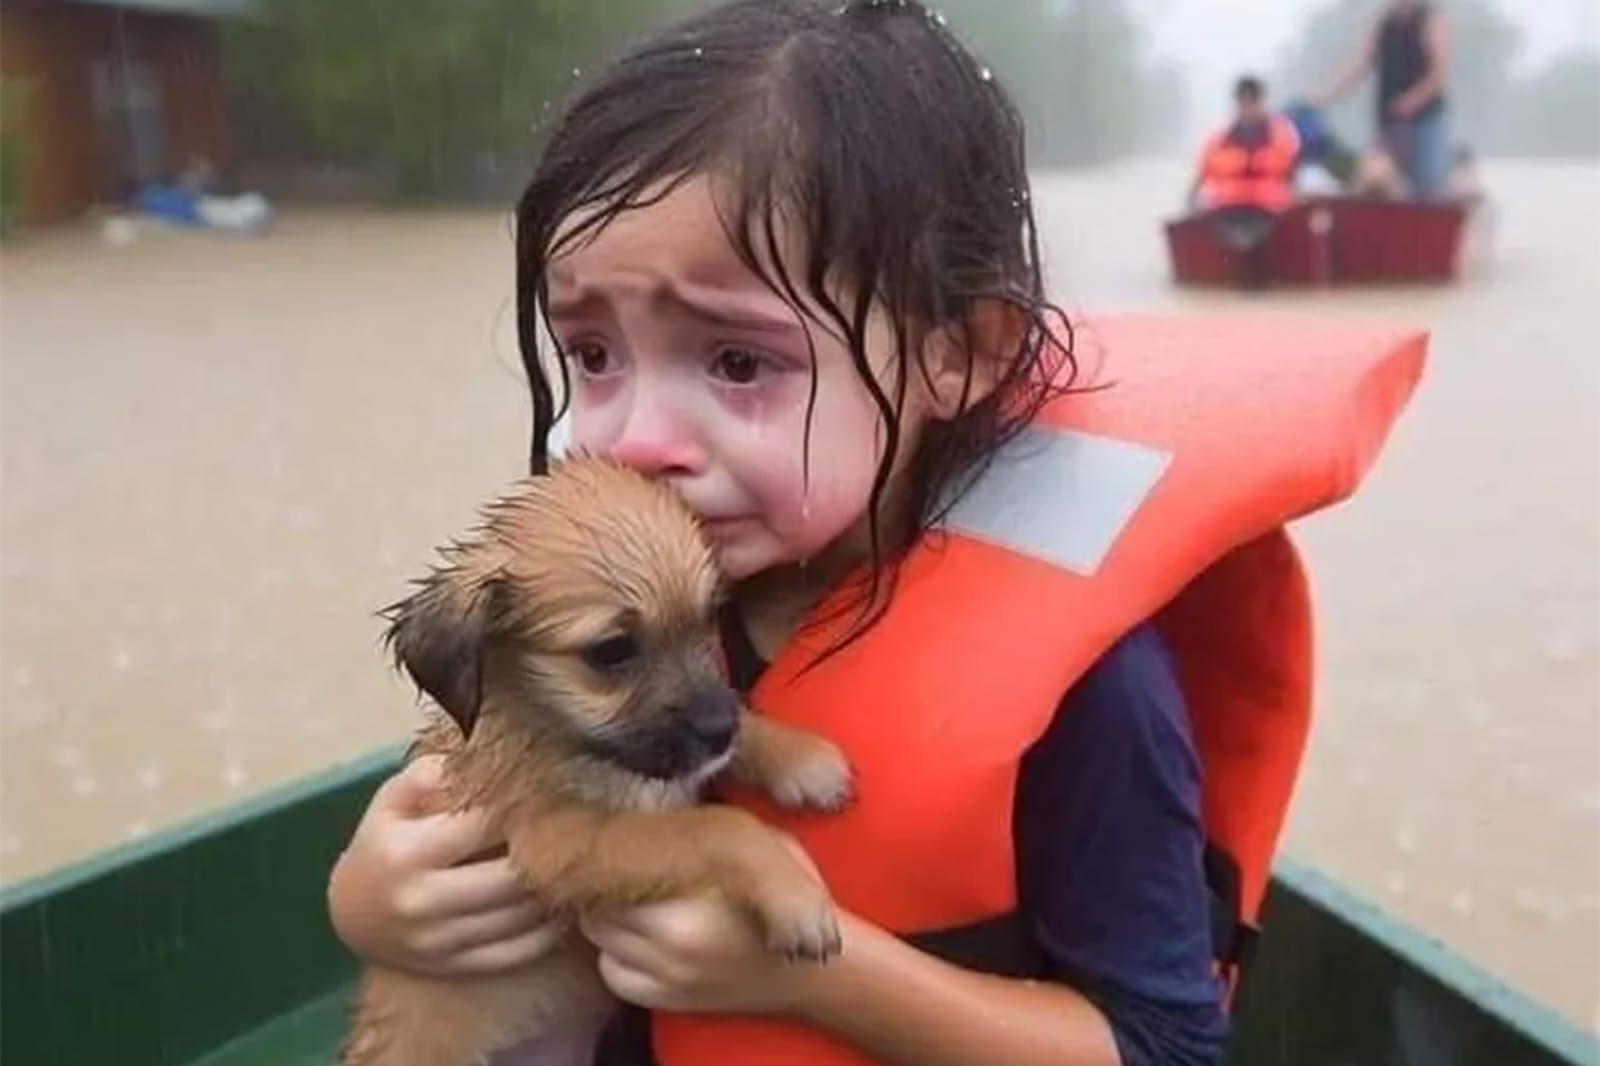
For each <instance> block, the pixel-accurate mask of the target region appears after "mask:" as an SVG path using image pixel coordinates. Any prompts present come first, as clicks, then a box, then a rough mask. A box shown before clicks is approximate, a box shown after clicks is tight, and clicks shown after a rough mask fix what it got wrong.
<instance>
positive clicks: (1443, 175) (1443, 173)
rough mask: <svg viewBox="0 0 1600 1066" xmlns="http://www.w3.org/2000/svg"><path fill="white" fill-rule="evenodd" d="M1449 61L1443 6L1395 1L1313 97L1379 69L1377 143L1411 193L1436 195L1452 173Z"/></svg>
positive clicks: (1335, 92) (1348, 86)
mask: <svg viewBox="0 0 1600 1066" xmlns="http://www.w3.org/2000/svg"><path fill="white" fill-rule="evenodd" d="M1449 64H1450V43H1449V24H1448V22H1447V20H1446V17H1445V14H1444V12H1443V11H1441V10H1440V9H1439V8H1438V6H1437V5H1435V4H1432V3H1429V2H1427V0H1390V3H1389V5H1388V8H1387V9H1386V10H1385V12H1384V13H1383V16H1382V17H1381V18H1380V19H1379V20H1378V22H1377V24H1376V25H1375V26H1374V27H1373V28H1372V29H1371V30H1370V32H1369V33H1368V34H1367V37H1366V39H1365V41H1364V42H1363V43H1362V46H1361V50H1360V52H1359V53H1358V54H1357V55H1356V57H1355V59H1354V60H1353V61H1352V62H1351V63H1350V64H1349V66H1348V67H1347V68H1346V69H1345V70H1344V72H1343V73H1342V74H1341V75H1340V76H1339V77H1338V79H1337V80H1336V81H1335V82H1334V83H1333V84H1332V85H1331V86H1330V87H1329V88H1328V89H1327V90H1326V91H1324V92H1322V93H1319V94H1317V95H1316V96H1315V97H1313V101H1314V102H1315V103H1316V104H1317V105H1318V106H1326V105H1328V104H1330V103H1332V102H1333V101H1335V100H1337V99H1339V98H1340V97H1342V96H1344V95H1346V94H1347V93H1349V92H1350V91H1351V90H1353V89H1354V88H1355V87H1356V86H1357V85H1359V84H1361V82H1363V81H1364V80H1366V78H1367V77H1368V76H1369V75H1370V74H1372V73H1373V72H1374V71H1376V73H1377V78H1378V89H1377V97H1376V103H1377V128H1378V134H1379V136H1378V142H1379V144H1380V145H1381V146H1382V148H1383V150H1384V151H1385V152H1386V153H1387V154H1388V156H1389V157H1390V159H1391V160H1392V161H1393V163H1394V165H1395V166H1397V167H1398V168H1399V171H1400V173H1401V175H1402V176H1403V177H1404V179H1405V188H1406V189H1407V190H1409V192H1410V194H1411V195H1413V196H1416V197H1418V198H1421V199H1438V198H1441V197H1444V196H1446V195H1447V194H1448V186H1449V177H1450V118H1449V108H1448V105H1447V102H1446V94H1445V88H1446V82H1447V79H1448V75H1449Z"/></svg>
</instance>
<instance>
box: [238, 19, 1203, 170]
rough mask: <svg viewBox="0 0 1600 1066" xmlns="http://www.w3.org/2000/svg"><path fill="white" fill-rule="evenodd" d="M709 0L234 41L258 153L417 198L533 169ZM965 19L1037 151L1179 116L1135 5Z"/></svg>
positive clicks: (244, 33) (278, 23) (392, 23)
mask: <svg viewBox="0 0 1600 1066" xmlns="http://www.w3.org/2000/svg"><path fill="white" fill-rule="evenodd" d="M707 2H708V0H604V2H603V3H601V2H596V0H267V2H266V3H265V5H264V10H263V17H262V18H261V19H260V20H258V21H254V22H251V23H246V24H243V25H235V26H233V27H231V28H230V30H229V31H228V34H227V37H226V39H225V42H224V61H225V68H226V70H227V74H228V80H229V84H230V87H231V95H232V97H233V101H232V102H233V111H234V114H235V115H236V117H237V120H238V125H239V126H240V129H241V136H242V140H243V142H244V144H245V146H246V150H247V151H249V152H251V153H253V154H256V155H259V156H267V157H270V158H277V159H285V158H288V159H301V160H305V159H315V160H322V161H337V162H342V163H350V164H357V165H364V166H375V167H379V168H382V169H385V170H388V171H391V172H393V173H394V174H395V175H396V176H397V177H398V178H399V180H400V183H401V186H402V188H403V189H404V190H405V191H406V192H408V193H410V194H414V195H425V196H439V195H451V194H453V193H456V192H458V191H460V189H461V188H462V187H463V185H464V184H469V183H470V182H471V180H472V177H473V175H474V174H475V173H481V172H482V171H483V170H484V169H485V168H488V169H490V170H494V169H496V168H499V169H500V170H502V171H504V172H506V173H512V174H520V173H523V172H525V170H526V165H527V162H528V160H529V159H530V158H531V155H532V152H533V149H534V148H535V147H536V144H537V140H538V127H539V123H540V121H541V120H542V119H543V118H544V117H545V116H547V115H548V113H549V111H550V110H551V109H553V108H555V107H557V106H558V105H559V103H560V102H561V100H562V99H563V98H565V96H566V95H567V94H568V93H569V92H570V91H571V90H572V89H573V87H574V84H575V82H576V81H577V80H578V78H577V77H575V73H574V72H575V71H579V70H584V69H587V68H588V67H589V66H590V65H592V64H594V63H596V62H599V61H601V60H602V59H603V58H604V57H605V56H606V55H607V54H608V53H609V52H611V51H613V50H614V49H615V48H617V47H618V46H619V44H620V43H621V41H622V40H623V39H628V38H633V37H635V36H637V35H638V34H640V33H642V32H644V31H646V30H647V29H648V28H649V27H651V26H653V25H655V24H659V23H660V22H662V21H664V20H666V19H669V18H673V17H676V16H679V15H681V14H683V13H685V12H686V11H688V10H690V9H692V8H696V7H703V6H706V3H707ZM947 10H948V14H949V18H950V21H951V23H952V24H953V26H954V28H955V29H956V30H957V32H959V33H961V34H962V35H963V37H964V38H965V39H967V40H968V41H970V42H971V43H972V44H974V45H975V46H976V47H977V49H978V50H979V51H980V52H981V53H982V54H983V55H984V56H985V57H986V60H987V61H988V62H990V63H992V64H993V65H994V69H995V71H996V74H997V75H998V76H999V77H1001V78H1003V79H1004V80H1005V81H1006V82H1007V83H1008V84H1010V85H1011V86H1012V87H1013V88H1014V90H1015V91H1016V92H1017V94H1018V97H1019V100H1020V101H1021V105H1022V107H1023V109H1024V111H1025V113H1026V115H1027V117H1028V121H1029V126H1030V131H1031V133H1032V135H1033V145H1032V148H1033V158H1034V159H1035V161H1038V162H1047V163H1049V162H1055V163H1067V164H1074V163H1085V162H1092V161H1097V160H1101V159H1106V158H1109V157H1112V156H1116V155H1120V154H1123V153H1126V152H1128V151H1131V150H1134V149H1136V148H1139V147H1143V146H1144V145H1146V144H1148V143H1149V141H1150V139H1151V137H1152V130H1157V129H1161V128H1162V127H1161V126H1152V125H1149V124H1147V123H1146V122H1145V121H1144V117H1145V116H1147V115H1152V114H1155V115H1158V116H1165V117H1166V119H1168V120H1171V121H1169V122H1167V123H1166V124H1165V128H1166V129H1167V130H1170V129H1171V128H1174V127H1175V126H1176V125H1177V124H1178V123H1179V122H1181V103H1178V102H1177V101H1179V100H1180V98H1181V92H1179V91H1178V88H1177V87H1178V86H1180V85H1181V79H1179V78H1178V77H1177V75H1176V73H1175V72H1174V71H1170V70H1167V71H1154V72H1152V71H1147V70H1145V69H1144V67H1143V65H1142V62H1141V58H1140V54H1139V53H1140V45H1141V41H1140V37H1139V33H1138V31H1137V28H1136V26H1135V24H1134V22H1133V20H1132V18H1131V16H1130V15H1129V14H1128V11H1127V9H1126V7H1125V5H1124V0H1069V2H1065V3H1063V2H1061V0H1006V2H1004V3H994V2H992V0H949V2H948V4H947Z"/></svg>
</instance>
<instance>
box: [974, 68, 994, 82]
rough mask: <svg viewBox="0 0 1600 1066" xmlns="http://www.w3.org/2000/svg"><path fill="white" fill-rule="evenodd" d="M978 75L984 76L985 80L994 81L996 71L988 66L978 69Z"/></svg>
mask: <svg viewBox="0 0 1600 1066" xmlns="http://www.w3.org/2000/svg"><path fill="white" fill-rule="evenodd" d="M978 77H980V78H982V79H983V80H984V81H994V71H992V70H990V69H989V68H988V67H984V68H983V69H982V70H980V71H978Z"/></svg>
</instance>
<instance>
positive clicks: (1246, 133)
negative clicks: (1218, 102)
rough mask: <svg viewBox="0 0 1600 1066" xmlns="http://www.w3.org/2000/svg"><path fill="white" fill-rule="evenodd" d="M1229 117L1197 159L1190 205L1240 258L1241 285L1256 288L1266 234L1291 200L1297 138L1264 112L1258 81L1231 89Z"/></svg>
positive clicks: (1244, 80)
mask: <svg viewBox="0 0 1600 1066" xmlns="http://www.w3.org/2000/svg"><path fill="white" fill-rule="evenodd" d="M1233 102H1234V116H1233V119H1232V121H1230V122H1229V123H1228V125H1227V127H1226V128H1224V129H1221V130H1219V131H1217V132H1216V133H1215V134H1213V135H1212V136H1211V137H1210V138H1209V139H1208V140H1207V141H1206V144H1205V148H1204V149H1203V151H1202V152H1201V154H1200V162H1199V166H1198V168H1197V171H1196V174H1195V178H1194V183H1193V185H1191V187H1190V190H1189V201H1190V204H1191V206H1193V207H1194V208H1195V209H1197V210H1199V211H1201V212H1203V213H1204V214H1205V216H1206V217H1207V219H1208V220H1209V221H1210V223H1211V225H1212V226H1213V227H1214V228H1215V230H1216V233H1217V235H1218V237H1219V238H1220V239H1221V240H1222V242H1223V243H1224V244H1226V245H1227V246H1228V247H1229V248H1231V249H1233V250H1234V251H1235V252H1236V253H1238V254H1239V256H1240V261H1239V268H1240V276H1241V280H1243V281H1244V282H1245V283H1246V284H1262V283H1264V282H1265V280H1266V275H1267V272H1268V271H1267V264H1266V263H1265V262H1264V261H1263V258H1262V257H1263V255H1264V254H1265V252H1264V249H1265V245H1266V239H1267V235H1268V234H1269V233H1271V231H1272V223H1273V220H1274V219H1275V218H1276V217H1277V215H1278V214H1279V213H1280V212H1282V211H1284V210H1286V209H1288V208H1289V207H1290V206H1292V205H1293V204H1294V202H1295V199H1296V190H1295V184H1294V181H1295V169H1296V165H1297V163H1298V161H1299V158H1300V149H1301V142H1300V134H1299V133H1298V132H1297V130H1296V129H1295V124H1294V123H1293V122H1292V121H1290V120H1289V118H1287V117H1286V116H1284V115H1280V114H1276V113H1274V112H1273V111H1272V110H1270V109H1269V108H1268V107H1267V90H1266V86H1265V85H1264V84H1263V83H1262V81H1261V79H1259V78H1256V77H1254V76H1250V75H1246V76H1244V77H1241V78H1240V79H1239V80H1238V81H1237V82H1236V83H1235V84H1234V87H1233Z"/></svg>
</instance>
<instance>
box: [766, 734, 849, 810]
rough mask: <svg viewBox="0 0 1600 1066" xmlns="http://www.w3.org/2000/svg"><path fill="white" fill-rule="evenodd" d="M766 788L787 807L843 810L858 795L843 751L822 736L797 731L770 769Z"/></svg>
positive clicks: (788, 808)
mask: <svg viewBox="0 0 1600 1066" xmlns="http://www.w3.org/2000/svg"><path fill="white" fill-rule="evenodd" d="M765 785H766V790H767V793H768V794H769V795H771V796H772V798H773V799H774V800H776V801H777V803H778V805H779V806H780V807H783V808H784V809H785V810H791V811H800V810H809V811H823V812H826V813H832V812H834V811H839V810H843V809H844V808H845V807H846V806H847V805H848V804H849V803H850V800H851V799H852V798H853V797H854V795H855V788H854V783H853V781H852V780H851V772H850V763H849V761H848V760H847V759H845V757H844V752H842V751H840V750H839V749H838V747H836V746H835V745H833V744H832V743H830V742H828V741H826V740H823V739H822V738H821V737H816V736H811V735H809V734H796V735H795V736H794V738H793V742H792V743H791V744H790V745H789V746H788V748H787V750H786V751H785V752H784V758H783V760H782V762H780V763H779V764H778V765H776V766H773V767H772V768H771V769H770V770H769V772H768V779H767V781H766V782H765Z"/></svg>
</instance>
